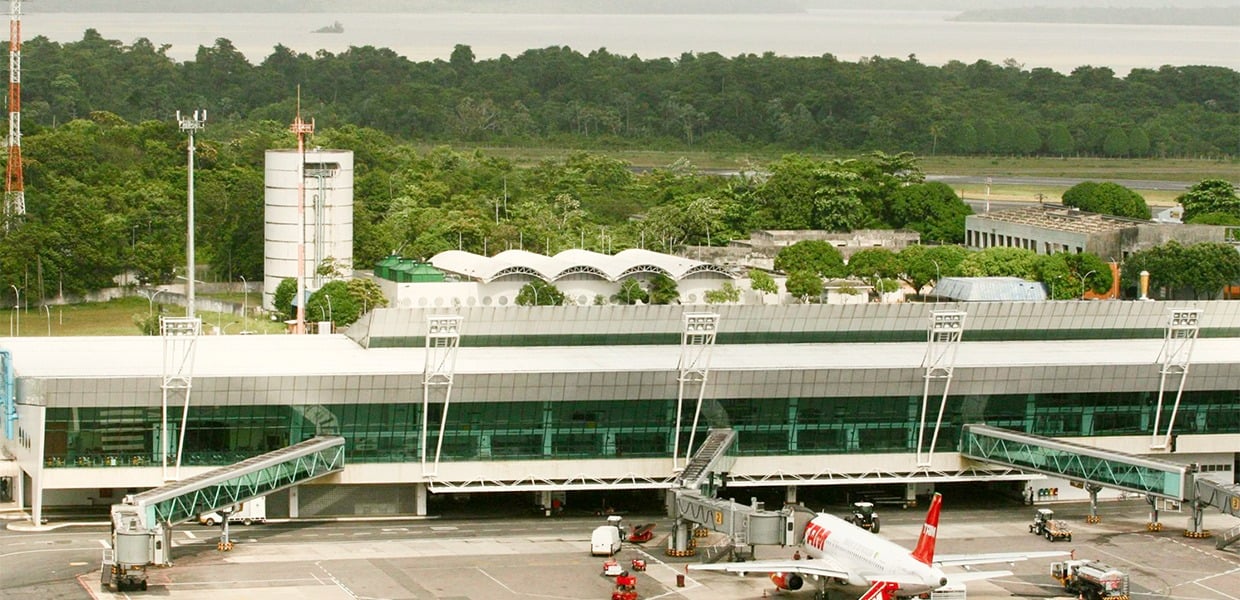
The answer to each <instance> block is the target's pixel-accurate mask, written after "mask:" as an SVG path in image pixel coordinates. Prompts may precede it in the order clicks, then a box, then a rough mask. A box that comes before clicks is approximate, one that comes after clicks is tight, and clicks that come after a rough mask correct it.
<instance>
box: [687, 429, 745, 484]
mask: <svg viewBox="0 0 1240 600" xmlns="http://www.w3.org/2000/svg"><path fill="white" fill-rule="evenodd" d="M735 441H736V432H735V431H733V430H732V429H711V430H710V431H709V432H707V434H706V439H705V440H703V441H702V446H701V447H700V448H698V451H697V453H695V454H694V455H693V457H692V458H690V459H689V462H688V463H687V464H686V465H685V469H684V470H683V471H681V473H680V477H679V478H678V481H677V484H678V485H679V486H680V487H682V488H685V489H692V490H698V489H701V487H702V485H703V484H704V483H708V482H709V480H710V478H711V476H712V475H714V474H715V473H718V472H722V471H727V470H728V469H729V468H731V467H732V463H733V462H734V461H735V457H732V456H729V455H728V451H729V450H731V449H732V444H733V443H734V442H735Z"/></svg>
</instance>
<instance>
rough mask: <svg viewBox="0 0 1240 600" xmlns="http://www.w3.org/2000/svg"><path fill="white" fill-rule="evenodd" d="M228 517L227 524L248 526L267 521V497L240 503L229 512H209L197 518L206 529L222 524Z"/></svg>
mask: <svg viewBox="0 0 1240 600" xmlns="http://www.w3.org/2000/svg"><path fill="white" fill-rule="evenodd" d="M225 516H227V517H228V522H229V523H241V524H242V525H249V524H250V523H265V522H266V521H267V497H266V496H259V497H257V498H255V499H253V500H250V501H249V502H242V503H241V504H238V505H236V506H234V507H232V509H231V512H229V510H220V511H217V512H209V513H206V514H204V515H200V516H199V517H198V522H199V523H201V524H203V525H206V526H208V527H214V526H216V525H219V524H220V523H223V522H224V517H225Z"/></svg>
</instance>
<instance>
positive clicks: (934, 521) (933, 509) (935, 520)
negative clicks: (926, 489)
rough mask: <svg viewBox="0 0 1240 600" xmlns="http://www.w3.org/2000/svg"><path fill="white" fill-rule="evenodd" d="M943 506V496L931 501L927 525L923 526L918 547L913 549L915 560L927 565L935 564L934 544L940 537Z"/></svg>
mask: <svg viewBox="0 0 1240 600" xmlns="http://www.w3.org/2000/svg"><path fill="white" fill-rule="evenodd" d="M942 504H943V495H942V494H935V495H934V498H932V499H931V500H930V510H929V511H928V512H927V513H926V523H925V524H924V525H922V526H921V537H919V538H917V547H916V548H914V549H913V558H915V559H917V560H919V561H921V562H922V563H925V564H927V565H928V564H932V563H933V562H934V542H935V540H936V539H937V538H938V535H939V508H940V506H941V505H942Z"/></svg>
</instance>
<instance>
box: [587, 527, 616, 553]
mask: <svg viewBox="0 0 1240 600" xmlns="http://www.w3.org/2000/svg"><path fill="white" fill-rule="evenodd" d="M619 551H620V530H619V529H616V528H615V526H614V525H603V526H602V527H598V528H595V530H594V533H593V534H591V535H590V556H611V555H613V554H615V553H617V552H619Z"/></svg>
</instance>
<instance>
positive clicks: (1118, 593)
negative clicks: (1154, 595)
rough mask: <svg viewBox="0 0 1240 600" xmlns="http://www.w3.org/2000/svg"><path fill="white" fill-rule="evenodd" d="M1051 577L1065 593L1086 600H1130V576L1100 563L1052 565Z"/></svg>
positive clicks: (1067, 562)
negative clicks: (1061, 586)
mask: <svg viewBox="0 0 1240 600" xmlns="http://www.w3.org/2000/svg"><path fill="white" fill-rule="evenodd" d="M1051 576H1052V577H1054V578H1055V580H1056V581H1058V582H1059V583H1060V584H1061V585H1063V589H1064V591H1066V592H1068V593H1070V594H1075V595H1078V596H1080V597H1082V598H1085V600H1104V599H1105V600H1128V574H1127V573H1124V572H1122V571H1120V570H1119V569H1116V568H1114V567H1111V566H1109V565H1105V564H1103V563H1100V562H1098V561H1093V560H1065V561H1063V562H1056V563H1051Z"/></svg>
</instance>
